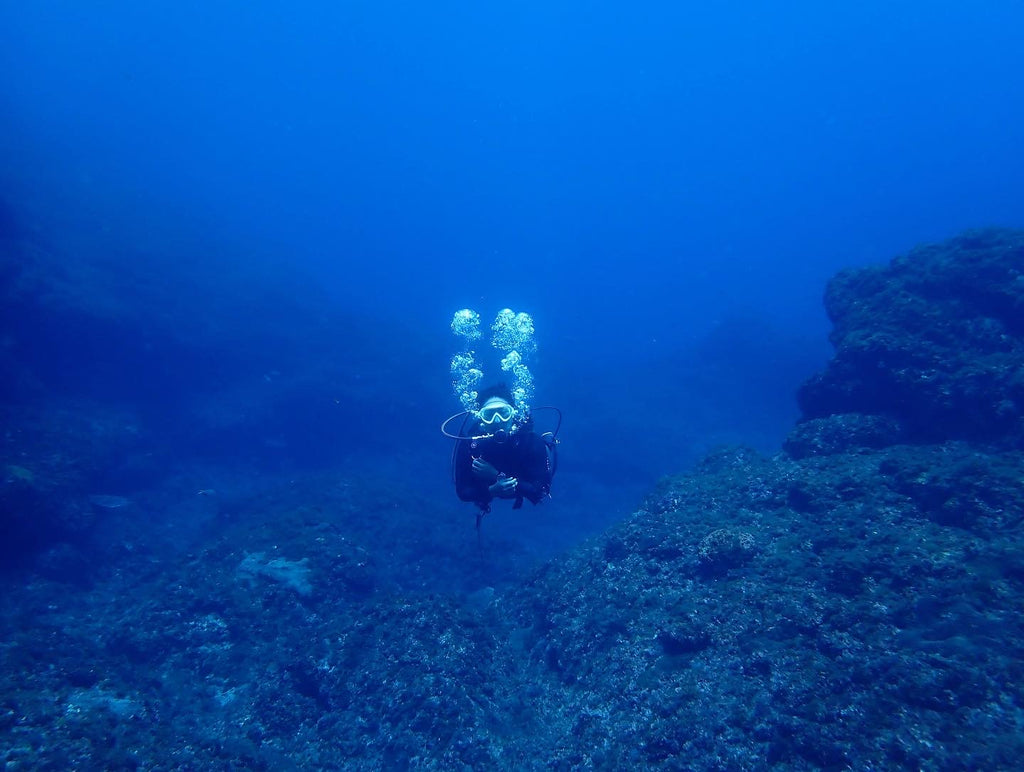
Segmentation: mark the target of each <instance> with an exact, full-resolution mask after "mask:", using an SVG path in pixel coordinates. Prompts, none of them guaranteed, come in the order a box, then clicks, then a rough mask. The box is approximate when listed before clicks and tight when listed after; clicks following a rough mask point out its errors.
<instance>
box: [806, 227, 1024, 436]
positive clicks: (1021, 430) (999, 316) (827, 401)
mask: <svg viewBox="0 0 1024 772" xmlns="http://www.w3.org/2000/svg"><path fill="white" fill-rule="evenodd" d="M825 305H826V309H827V311H828V314H829V317H830V318H831V320H832V322H833V324H834V329H833V332H832V335H831V340H832V343H833V345H834V346H835V347H836V354H835V357H834V358H833V359H832V361H831V362H830V363H829V364H828V366H827V367H826V369H825V370H824V372H822V373H820V374H819V375H817V376H815V377H814V378H812V379H811V380H810V381H809V382H808V383H806V384H805V385H804V386H803V388H802V389H801V390H800V393H799V402H800V407H801V409H802V411H803V413H804V417H805V418H824V417H826V416H831V415H835V414H845V413H863V414H869V415H879V416H885V417H887V418H889V419H891V420H893V421H895V422H897V423H898V424H899V425H900V426H901V427H903V429H904V430H905V432H906V435H907V438H908V439H910V440H911V441H928V442H941V441H945V440H950V439H967V440H976V441H985V442H995V443H1000V444H1004V445H1009V446H1015V447H1021V446H1024V232H1021V231H1007V230H985V231H976V232H970V233H967V234H965V235H963V236H960V237H958V238H955V239H952V240H950V241H947V242H945V243H942V244H938V245H934V246H929V247H924V248H920V249H917V250H914V251H913V252H911V253H910V254H908V255H906V256H904V257H899V258H896V259H895V260H893V261H892V262H891V263H890V264H889V265H887V266H879V267H872V268H860V269H855V270H849V271H844V272H842V273H840V274H839V275H837V276H836V277H835V278H834V279H832V281H831V282H830V283H829V286H828V290H827V292H826V295H825ZM876 437H877V435H876Z"/></svg>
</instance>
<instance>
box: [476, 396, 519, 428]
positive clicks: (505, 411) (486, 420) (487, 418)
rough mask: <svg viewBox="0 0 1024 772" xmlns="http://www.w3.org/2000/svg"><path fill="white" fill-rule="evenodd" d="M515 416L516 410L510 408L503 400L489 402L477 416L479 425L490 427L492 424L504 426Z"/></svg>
mask: <svg viewBox="0 0 1024 772" xmlns="http://www.w3.org/2000/svg"><path fill="white" fill-rule="evenodd" d="M515 414H516V409H515V408H514V407H512V406H511V405H510V404H508V402H505V401H504V400H498V399H496V400H489V401H488V402H487V404H485V405H484V406H483V407H482V408H480V412H479V413H477V415H478V416H479V418H480V423H482V424H486V425H487V426H491V425H493V424H496V423H498V424H504V423H508V422H509V421H511V420H512V417H513V416H514V415H515Z"/></svg>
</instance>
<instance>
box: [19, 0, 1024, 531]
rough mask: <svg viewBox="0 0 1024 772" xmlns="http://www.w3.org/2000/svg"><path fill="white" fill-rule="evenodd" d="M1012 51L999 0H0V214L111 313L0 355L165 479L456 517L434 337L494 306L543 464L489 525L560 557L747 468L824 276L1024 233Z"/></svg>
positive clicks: (809, 345) (763, 437)
mask: <svg viewBox="0 0 1024 772" xmlns="http://www.w3.org/2000/svg"><path fill="white" fill-rule="evenodd" d="M1022 28H1024V6H1022V5H1021V4H1020V3H1018V2H1010V1H1009V0H1003V1H999V0H993V1H992V2H986V3H983V4H965V3H958V2H928V3H922V2H907V3H899V4H893V3H888V2H865V3H857V4H850V5H845V6H836V5H835V4H822V3H810V2H791V3H785V4H778V3H760V2H719V3H702V4H691V3H648V4H641V5H632V6H629V7H628V8H627V7H624V6H620V5H613V4H592V3H579V2H575V3H550V2H544V3H537V2H526V3H524V2H518V3H432V4H411V3H409V4H406V3H389V2H373V3H369V2H347V3H326V2H324V3H306V4H301V5H298V6H296V5H295V4H294V3H279V2H261V3H243V2H216V3H209V2H202V3H199V2H173V3H171V2H153V3H143V4H139V3H117V2H112V3H104V4H101V5H96V4H88V5H83V4H82V3H75V2H47V1H44V0H40V1H39V2H32V3H14V2H6V3H3V5H2V7H0V71H2V72H3V73H4V75H3V77H2V79H0V126H2V133H0V137H2V154H3V157H4V159H5V160H4V163H3V167H2V178H0V185H2V190H0V194H2V195H3V197H4V198H5V199H7V200H8V202H9V204H10V207H11V209H12V210H13V211H14V212H15V216H16V219H17V220H18V221H19V223H26V224H27V226H26V227H28V229H29V231H30V232H31V233H32V234H33V238H35V239H37V240H39V241H42V242H45V243H46V244H48V245H50V247H49V248H50V249H51V250H52V253H53V254H57V255H60V256H61V257H60V260H61V262H62V263H63V264H64V265H65V267H66V270H67V271H68V272H69V273H70V275H71V276H72V278H71V279H70V280H69V284H70V285H73V286H75V287H77V288H78V291H79V295H78V296H76V297H75V298H74V299H73V301H72V303H73V304H77V305H78V306H81V307H87V306H90V304H91V307H92V309H93V311H94V312H95V316H96V318H98V319H99V320H101V321H100V322H97V324H100V323H101V322H102V323H103V324H108V325H109V330H106V329H105V330H104V331H103V333H102V335H96V336H93V337H91V338H89V339H88V340H89V343H88V345H86V346H84V347H83V346H82V345H80V344H79V343H78V342H76V340H75V339H74V338H73V337H68V336H67V335H66V334H65V333H64V332H62V331H59V330H47V329H46V325H45V323H44V322H42V321H41V322H40V324H38V325H35V324H33V325H24V328H23V329H19V330H18V333H17V336H18V346H19V347H20V348H21V350H22V351H24V352H35V353H34V354H31V356H32V357H33V362H34V366H35V368H36V369H37V371H38V372H40V373H43V375H44V377H43V379H42V380H43V382H44V384H46V386H47V387H48V388H50V389H52V390H53V391H54V392H55V393H56V392H68V393H72V394H87V395H88V396H89V397H90V398H92V399H99V400H107V401H109V402H111V403H115V404H118V405H123V406H126V407H128V408H130V409H131V410H133V411H137V412H138V414H139V415H141V416H142V417H143V420H144V422H145V424H146V426H147V427H148V428H149V433H148V435H147V436H148V437H151V438H152V441H153V442H154V443H159V444H160V446H161V447H162V448H164V449H165V450H166V449H168V448H169V449H170V452H171V453H172V455H174V456H175V457H177V458H178V459H181V458H185V457H190V456H191V455H193V454H194V455H196V456H197V457H205V458H208V459H209V463H210V464H214V463H224V461H225V459H229V460H232V461H238V460H239V459H244V460H245V461H247V462H250V461H251V462H252V464H253V468H257V469H260V470H262V471H263V472H266V471H267V470H272V471H274V472H275V473H278V472H280V473H285V474H287V473H294V472H295V471H296V470H299V471H303V470H310V469H321V468H328V469H330V468H332V467H338V468H346V469H352V468H357V467H358V466H359V465H360V464H365V465H366V466H367V467H372V468H374V469H376V470H378V471H381V472H382V473H384V474H385V475H390V476H393V477H395V478H396V479H398V480H400V481H401V482H402V484H403V485H407V486H410V487H412V488H414V489H419V490H422V492H423V493H424V495H425V496H429V497H432V498H433V499H434V500H437V501H446V500H447V499H446V497H450V498H451V507H452V508H453V509H456V510H458V508H459V506H460V505H459V504H458V503H457V502H456V501H455V500H454V494H453V493H452V491H451V490H450V488H449V487H448V483H447V478H446V468H445V467H446V463H447V448H446V445H445V443H444V442H443V440H442V439H441V438H440V437H439V435H438V434H437V432H436V426H437V424H438V423H439V422H440V420H441V419H443V418H444V417H446V416H447V415H448V414H450V413H452V412H454V411H455V410H457V409H458V405H457V403H456V401H455V400H454V398H453V397H452V395H451V393H450V391H449V389H448V384H447V379H448V357H449V356H450V354H451V353H453V352H454V350H455V348H456V342H455V341H454V340H453V339H452V338H450V336H449V332H448V322H449V320H450V317H451V314H452V312H453V311H455V310H456V309H458V308H462V307H466V306H469V307H472V308H474V309H476V310H478V311H479V312H480V313H481V314H482V315H483V316H484V317H485V319H490V318H491V317H492V316H493V314H494V313H495V312H496V311H497V310H498V309H500V308H502V307H505V306H510V307H512V308H514V309H516V310H526V311H529V312H530V313H531V314H533V316H534V318H535V321H536V325H537V339H538V342H539V344H540V353H539V356H538V358H537V360H536V361H535V363H534V367H533V369H534V373H535V377H536V379H537V382H538V402H541V403H555V404H558V405H560V406H561V407H562V408H563V410H564V411H565V415H566V423H565V427H564V434H563V438H564V440H565V444H564V447H563V467H562V471H561V472H560V475H559V480H558V482H557V483H556V486H555V495H556V499H555V501H554V502H552V506H551V507H550V508H549V510H548V511H547V512H545V513H544V516H543V519H541V520H538V519H537V518H536V517H533V516H531V517H530V518H527V519H526V521H525V522H529V523H532V524H534V525H533V527H534V529H535V530H533V531H530V530H527V531H526V533H525V536H522V531H521V529H522V522H524V521H523V520H522V519H520V520H518V521H515V523H514V524H509V522H508V521H507V520H505V521H504V524H503V523H502V522H500V521H499V522H498V523H496V525H495V528H498V529H501V528H506V529H508V533H509V534H516V535H519V536H522V537H523V538H527V539H533V540H535V541H537V542H538V543H540V542H544V541H545V540H547V539H550V534H551V533H552V531H553V530H555V531H557V532H558V533H559V534H562V535H563V536H564V540H566V541H570V540H572V539H573V538H575V536H577V535H578V534H580V533H583V532H587V531H589V530H592V529H594V528H597V527H600V526H601V525H602V524H603V523H606V522H608V521H609V520H610V519H614V517H615V516H616V513H619V512H622V511H626V510H627V509H628V508H629V507H630V506H633V505H634V504H635V502H636V500H637V499H638V497H639V496H640V495H641V494H642V493H643V492H644V491H645V490H646V489H647V488H648V487H649V486H650V485H651V484H652V483H653V481H654V480H656V479H657V477H658V476H659V475H661V474H664V473H668V472H672V471H676V470H678V469H680V468H682V467H684V466H685V465H686V464H687V463H689V461H690V460H692V459H693V458H694V457H695V455H696V454H697V453H699V452H700V451H701V450H702V449H704V448H705V447H707V446H708V445H711V444H714V443H716V442H720V441H744V442H749V443H752V444H754V445H757V446H759V447H762V448H766V449H772V448H774V447H776V446H777V445H778V443H779V441H780V439H781V437H782V436H783V434H784V433H785V431H786V430H787V429H788V427H789V426H790V425H791V423H792V421H793V419H794V418H795V416H796V408H795V403H794V401H793V397H792V395H793V391H794V390H795V388H796V386H797V385H798V384H799V383H800V381H801V380H802V379H804V378H805V377H807V376H808V375H809V374H810V373H811V372H813V371H814V370H815V369H816V368H817V367H818V366H820V364H821V363H822V362H823V361H824V359H825V358H826V357H827V355H828V349H827V343H826V336H827V332H828V325H827V320H826V319H825V317H824V314H823V312H822V310H821V302H820V297H821V293H822V289H823V286H824V283H825V281H826V280H827V278H828V277H829V276H830V275H832V274H833V273H834V272H835V271H836V270H838V269H840V268H841V267H844V266H848V265H855V264H863V263H867V262H877V261H881V260H884V259H888V258H889V257H891V256H892V255H893V254H896V253H898V252H900V251H903V250H905V249H907V248H909V247H911V246H913V245H914V244H917V243H920V242H924V241H929V240H935V239H939V238H943V237H945V236H948V235H952V234H953V233H956V232H958V231H960V230H962V229H964V228H966V227H974V226H982V225H988V224H1015V223H1019V222H1021V221H1022V219H1024V218H1022V215H1024V197H1022V196H1021V195H1020V180H1021V179H1022V178H1024V153H1022V152H1021V148H1022V147H1024V87H1022V86H1021V78H1020V73H1021V72H1024V49H1022V47H1021V46H1020V45H1019V30H1020V29H1022ZM88 277H91V278H88ZM33 335H38V338H36V339H33V337H32V336H33ZM104 336H105V337H104ZM97 340H109V345H107V346H102V345H97V344H96V341H97ZM168 341H173V342H174V345H169V344H168ZM48 368H49V369H48ZM268 390H269V392H268ZM335 395H339V396H338V397H337V398H335ZM354 395H357V396H354ZM273 400H277V401H276V402H274V401H273ZM268 404H273V405H274V407H273V408H267V407H266V406H267V405H268ZM236 414H238V415H237V416H236ZM239 416H240V417H239ZM246 416H248V417H246ZM219 426H223V427H225V428H224V429H223V431H220V430H219V429H218V427H219ZM217 438H219V442H218V440H217ZM104 482H105V483H106V487H107V488H110V489H112V490H109V491H107V492H112V493H116V492H120V491H119V490H118V488H119V487H120V488H125V487H128V488H130V487H131V486H132V485H133V484H135V485H139V484H141V483H139V481H137V480H133V479H132V478H131V477H130V475H127V474H124V475H122V476H120V477H119V476H118V475H117V474H113V473H112V475H111V476H110V478H109V479H107V480H105V481H104ZM128 492H131V491H128ZM545 506H547V505H545ZM460 511H461V510H460ZM465 514H466V517H467V522H468V521H469V518H470V514H471V513H470V512H469V511H466V512H465ZM553 521H555V522H557V523H558V525H557V526H554V525H552V522H553Z"/></svg>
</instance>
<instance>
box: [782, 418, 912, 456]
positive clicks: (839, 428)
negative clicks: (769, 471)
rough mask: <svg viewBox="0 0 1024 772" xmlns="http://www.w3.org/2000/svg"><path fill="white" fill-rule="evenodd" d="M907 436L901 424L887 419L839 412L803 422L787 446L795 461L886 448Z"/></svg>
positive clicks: (785, 448)
mask: <svg viewBox="0 0 1024 772" xmlns="http://www.w3.org/2000/svg"><path fill="white" fill-rule="evenodd" d="M903 437H904V432H903V429H902V427H900V425H899V423H898V422H897V421H895V420H894V419H892V418H889V417H887V416H879V415H865V414H863V413H839V414H837V415H830V416H825V417H824V418H811V419H808V420H805V421H801V422H800V423H798V424H797V425H796V426H795V427H794V428H793V431H791V432H790V433H789V436H788V437H787V438H786V442H785V443H784V444H783V450H785V451H786V452H787V453H788V454H789V455H790V456H792V457H793V458H807V457H808V456H829V455H832V454H834V453H845V452H847V451H850V450H856V449H857V448H885V447H888V446H889V445H896V444H897V443H899V442H900V441H901V440H902V439H903Z"/></svg>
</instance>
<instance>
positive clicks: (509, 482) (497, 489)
mask: <svg viewBox="0 0 1024 772" xmlns="http://www.w3.org/2000/svg"><path fill="white" fill-rule="evenodd" d="M518 486H519V480H517V479H516V478H515V477H499V478H498V479H497V481H495V483H494V484H493V485H492V486H491V487H490V488H488V489H487V490H489V491H490V493H491V495H492V496H497V497H498V498H499V499H514V498H515V497H516V488H517V487H518Z"/></svg>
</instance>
